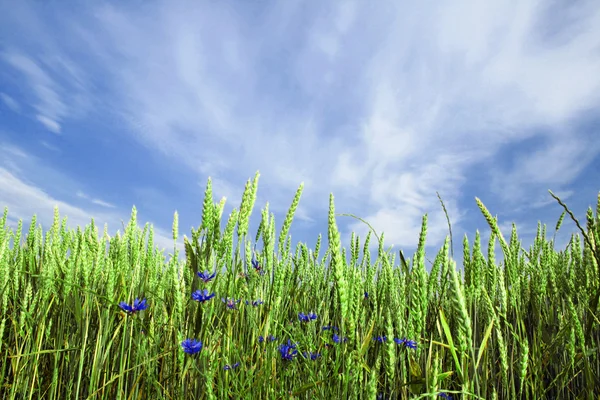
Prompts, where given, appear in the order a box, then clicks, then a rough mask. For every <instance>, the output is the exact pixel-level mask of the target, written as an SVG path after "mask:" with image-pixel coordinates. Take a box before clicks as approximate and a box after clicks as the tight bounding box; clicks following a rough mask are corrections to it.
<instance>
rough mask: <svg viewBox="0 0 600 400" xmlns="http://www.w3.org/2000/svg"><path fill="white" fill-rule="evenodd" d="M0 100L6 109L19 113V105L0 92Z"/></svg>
mask: <svg viewBox="0 0 600 400" xmlns="http://www.w3.org/2000/svg"><path fill="white" fill-rule="evenodd" d="M0 100H2V102H3V103H4V104H5V105H6V107H8V108H9V109H10V110H11V111H14V112H19V111H20V110H21V106H19V103H18V102H17V101H16V100H15V99H13V98H12V97H10V96H9V95H7V94H6V93H1V92H0Z"/></svg>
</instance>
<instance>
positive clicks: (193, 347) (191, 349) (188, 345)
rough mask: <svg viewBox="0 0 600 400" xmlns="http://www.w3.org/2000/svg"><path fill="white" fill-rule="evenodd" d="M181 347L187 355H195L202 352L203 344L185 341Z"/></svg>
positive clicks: (191, 340)
mask: <svg viewBox="0 0 600 400" xmlns="http://www.w3.org/2000/svg"><path fill="white" fill-rule="evenodd" d="M181 347H183V351H185V352H186V353H188V354H195V353H197V352H199V351H200V350H202V342H201V341H199V340H198V341H196V340H194V339H185V340H184V341H183V342H181Z"/></svg>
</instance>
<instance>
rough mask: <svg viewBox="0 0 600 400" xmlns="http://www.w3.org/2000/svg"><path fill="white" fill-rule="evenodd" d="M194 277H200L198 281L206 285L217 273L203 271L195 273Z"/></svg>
mask: <svg viewBox="0 0 600 400" xmlns="http://www.w3.org/2000/svg"><path fill="white" fill-rule="evenodd" d="M196 275H198V277H200V279H201V280H202V281H204V283H208V282H210V281H211V280H212V279H213V278H214V277H215V276H217V273H216V272H215V273H213V274H211V273H210V272H208V271H204V272H196Z"/></svg>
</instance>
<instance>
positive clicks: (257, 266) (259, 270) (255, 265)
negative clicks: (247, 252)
mask: <svg viewBox="0 0 600 400" xmlns="http://www.w3.org/2000/svg"><path fill="white" fill-rule="evenodd" d="M252 268H254V270H255V271H256V272H257V273H258V274H260V275H264V274H265V270H264V269H262V266H261V265H260V264H259V263H258V261H257V260H256V258H254V256H252Z"/></svg>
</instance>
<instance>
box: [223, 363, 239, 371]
mask: <svg viewBox="0 0 600 400" xmlns="http://www.w3.org/2000/svg"><path fill="white" fill-rule="evenodd" d="M239 366H240V363H239V362H236V363H235V364H233V365H229V364H227V365H226V366H224V367H223V369H224V370H225V371H228V370H230V369H235V368H237V367H239Z"/></svg>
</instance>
